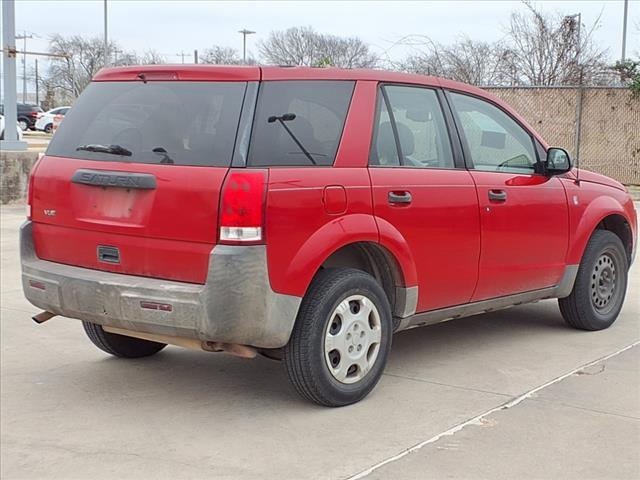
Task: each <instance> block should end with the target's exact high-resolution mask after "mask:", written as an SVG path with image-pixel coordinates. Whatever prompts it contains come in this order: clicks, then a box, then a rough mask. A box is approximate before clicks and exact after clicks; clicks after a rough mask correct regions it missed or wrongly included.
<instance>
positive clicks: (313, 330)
mask: <svg viewBox="0 0 640 480" xmlns="http://www.w3.org/2000/svg"><path fill="white" fill-rule="evenodd" d="M392 330H393V324H392V319H391V308H390V306H389V301H388V299H387V296H386V294H385V292H384V290H383V289H382V287H381V286H380V284H379V283H378V282H377V281H376V280H375V279H374V278H373V277H372V276H371V275H369V274H367V273H365V272H363V271H360V270H355V269H351V268H339V269H325V270H321V271H320V272H319V273H318V275H317V276H316V278H315V279H314V280H313V282H312V283H311V286H310V287H309V291H308V292H307V294H306V295H305V297H304V299H303V300H302V305H301V306H300V311H299V312H298V318H297V320H296V324H295V327H294V329H293V333H292V334H291V339H290V340H289V343H288V344H287V346H286V347H285V349H284V363H285V365H286V368H287V373H288V375H289V379H290V380H291V382H292V383H293V385H294V387H295V389H296V390H297V391H298V393H299V394H300V395H301V396H302V397H304V398H306V399H308V400H311V401H312V402H315V403H318V404H320V405H324V406H327V407H340V406H344V405H349V404H351V403H355V402H358V401H359V400H361V399H363V398H364V397H365V396H366V395H367V394H368V393H369V392H370V391H371V390H373V388H374V387H375V385H376V384H377V383H378V381H379V380H380V377H381V376H382V372H383V371H384V367H385V364H386V362H387V357H388V355H389V351H390V349H391V338H392Z"/></svg>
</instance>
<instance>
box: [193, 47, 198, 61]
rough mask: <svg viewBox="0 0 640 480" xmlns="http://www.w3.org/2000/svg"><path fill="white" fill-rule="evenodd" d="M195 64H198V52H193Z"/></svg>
mask: <svg viewBox="0 0 640 480" xmlns="http://www.w3.org/2000/svg"><path fill="white" fill-rule="evenodd" d="M193 63H195V64H196V65H197V64H198V50H197V49H196V50H194V51H193Z"/></svg>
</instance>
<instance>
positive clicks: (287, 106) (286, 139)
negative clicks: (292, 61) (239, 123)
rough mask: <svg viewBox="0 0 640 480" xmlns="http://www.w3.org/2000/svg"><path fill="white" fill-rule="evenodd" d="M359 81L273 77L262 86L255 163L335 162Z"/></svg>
mask: <svg viewBox="0 0 640 480" xmlns="http://www.w3.org/2000/svg"><path fill="white" fill-rule="evenodd" d="M353 88H354V82H350V81H315V80H307V81H304V80H303V81H273V82H263V83H262V84H261V86H260V93H259V96H258V104H257V107H256V114H255V118H254V124H253V133H252V139H251V145H250V148H249V161H248V164H249V165H254V166H314V165H319V166H328V165H332V164H333V162H334V160H335V157H336V152H337V150H338V145H339V144H340V138H341V137H342V129H343V128H344V122H345V118H346V115H347V110H348V109H349V104H350V102H351V95H352V93H353Z"/></svg>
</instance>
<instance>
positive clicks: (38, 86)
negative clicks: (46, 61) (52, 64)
mask: <svg viewBox="0 0 640 480" xmlns="http://www.w3.org/2000/svg"><path fill="white" fill-rule="evenodd" d="M36 105H40V78H38V59H37V58H36Z"/></svg>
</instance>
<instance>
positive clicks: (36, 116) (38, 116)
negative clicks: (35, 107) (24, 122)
mask: <svg viewBox="0 0 640 480" xmlns="http://www.w3.org/2000/svg"><path fill="white" fill-rule="evenodd" d="M31 116H32V117H35V118H40V114H39V113H38V112H31Z"/></svg>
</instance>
